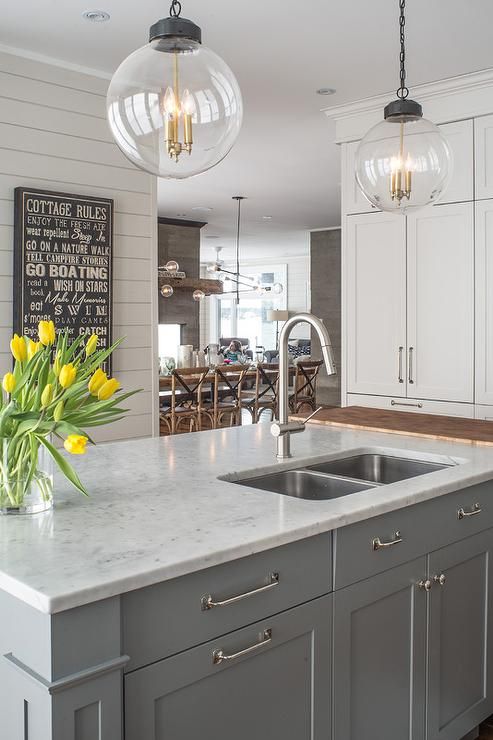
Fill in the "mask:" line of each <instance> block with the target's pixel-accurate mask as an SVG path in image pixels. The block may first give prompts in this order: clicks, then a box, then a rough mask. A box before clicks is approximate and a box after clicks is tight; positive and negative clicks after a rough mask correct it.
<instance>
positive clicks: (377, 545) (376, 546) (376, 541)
mask: <svg viewBox="0 0 493 740" xmlns="http://www.w3.org/2000/svg"><path fill="white" fill-rule="evenodd" d="M400 542H402V537H401V533H400V532H399V531H398V530H397V531H396V532H394V539H393V540H389V541H388V542H382V540H381V539H380V537H374V538H373V539H372V541H371V546H372V549H373V550H384V549H385V548H386V547H393V546H394V545H398V544H399V543H400Z"/></svg>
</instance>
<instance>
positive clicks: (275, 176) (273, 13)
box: [0, 0, 493, 259]
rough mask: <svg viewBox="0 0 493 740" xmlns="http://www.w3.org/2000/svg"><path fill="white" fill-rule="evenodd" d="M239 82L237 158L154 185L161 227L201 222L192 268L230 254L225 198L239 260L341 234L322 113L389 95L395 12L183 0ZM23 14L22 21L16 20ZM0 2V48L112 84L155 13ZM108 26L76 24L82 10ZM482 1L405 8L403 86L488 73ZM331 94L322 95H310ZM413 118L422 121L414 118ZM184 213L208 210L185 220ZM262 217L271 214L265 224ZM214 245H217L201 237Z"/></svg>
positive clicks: (318, 1) (381, 2)
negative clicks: (82, 69)
mask: <svg viewBox="0 0 493 740" xmlns="http://www.w3.org/2000/svg"><path fill="white" fill-rule="evenodd" d="M182 4H183V13H182V14H183V15H184V16H185V17H189V18H192V19H193V20H194V21H195V22H197V23H198V24H199V25H200V26H202V29H203V41H204V44H205V45H207V46H209V47H211V48H212V49H214V50H215V51H216V52H217V53H218V54H220V55H221V56H222V57H223V58H224V59H225V60H226V61H227V63H228V64H229V65H230V67H231V68H232V69H233V71H234V72H235V74H236V76H237V78H238V81H239V83H240V86H241V89H242V92H243V97H244V107H245V116H244V122H243V128H242V131H241V133H240V137H239V139H238V142H237V143H236V146H235V147H234V149H233V150H232V152H231V153H230V154H229V155H228V157H227V158H226V159H225V160H224V161H223V162H221V163H220V164H219V165H218V166H217V167H215V168H213V169H212V170H210V171H209V172H206V173H204V174H202V175H199V176H197V177H195V178H191V179H189V180H183V181H160V183H159V213H160V215H162V216H169V217H173V218H176V217H177V215H178V214H180V215H181V217H183V218H188V219H192V220H199V221H208V225H207V226H206V227H205V228H204V229H203V231H202V235H203V256H204V258H205V259H211V258H212V256H213V254H214V252H213V247H216V246H224V247H225V249H224V252H223V256H224V257H226V258H228V257H230V256H231V255H232V248H233V242H234V234H235V207H236V204H235V203H234V202H233V201H232V200H231V196H233V195H245V196H247V198H248V200H247V201H245V202H244V205H243V214H244V219H243V224H244V227H243V239H242V244H243V256H244V257H245V258H251V259H258V258H260V257H263V256H264V255H265V256H267V255H268V257H269V258H272V257H273V256H284V255H288V254H292V255H295V254H302V253H304V252H306V249H307V244H308V235H307V232H308V231H309V230H311V229H317V228H323V227H329V226H337V225H338V224H339V222H340V218H339V209H340V167H339V158H338V151H337V147H336V146H335V145H334V144H333V143H332V141H333V133H332V130H331V124H330V122H329V121H328V119H327V118H326V117H325V116H324V115H323V114H322V113H321V112H320V109H321V108H322V107H327V106H328V105H330V104H334V105H338V104H340V103H344V102H349V101H352V100H357V99H359V98H363V97H368V96H371V95H376V94H379V93H383V92H385V91H389V90H394V89H395V88H396V87H397V82H398V73H397V55H398V28H397V21H398V2H397V0H372V1H371V2H368V0H356V2H354V1H353V2H344V0H334V2H328V0H311V1H310V2H308V1H307V0H305V2H302V1H301V0H264V2H260V0H234V1H232V0H207V2H206V1H205V0H182ZM21 5H22V9H21ZM21 5H17V4H16V3H13V2H11V3H4V6H3V7H2V23H1V27H0V43H3V44H5V45H8V46H11V47H18V48H22V49H27V50H29V51H32V52H36V53H40V54H45V55H47V56H51V57H56V58H58V59H62V60H64V61H68V62H70V63H73V64H78V65H82V66H87V67H91V68H94V69H98V70H102V71H104V72H109V73H111V72H113V71H114V70H115V69H116V67H117V66H118V64H119V63H120V62H121V61H122V60H123V59H124V58H125V56H127V55H128V54H129V53H130V52H131V51H132V50H134V49H135V48H137V47H139V46H141V45H143V44H144V43H145V42H146V40H147V32H148V27H149V26H150V25H151V24H152V23H153V22H154V21H156V20H157V19H158V18H161V17H163V16H165V15H167V11H168V3H167V2H164V3H163V2H158V1H157V0H140V2H139V3H135V2H133V1H132V2H131V1H130V0H94V5H92V0H70V1H67V0H23V2H22V4H21ZM93 8H98V9H101V10H105V11H107V12H108V13H110V15H111V20H110V21H109V22H107V23H102V24H94V23H89V22H88V21H85V20H83V19H82V17H81V14H82V12H83V11H85V10H88V9H93ZM492 26H493V3H492V2H491V0H410V1H409V3H408V9H407V24H406V28H407V34H408V44H407V46H408V64H407V67H408V82H409V85H410V86H411V87H412V85H414V84H420V83H425V82H430V81H433V80H437V79H441V78H444V77H451V76H455V75H459V74H464V73H466V72H472V71H475V70H479V69H484V68H487V67H492V66H493V46H492V45H491V28H492ZM320 87H333V88H336V90H337V92H336V94H335V95H333V96H331V97H321V96H319V95H317V94H316V92H315V91H316V89H317V88H320ZM411 92H412V90H411ZM425 113H426V111H425ZM197 206H199V207H200V206H205V207H208V208H212V209H213V210H212V211H210V212H200V211H194V210H192V209H193V208H194V207H197ZM263 216H272V219H271V220H269V221H266V220H264V219H263V218H262V217H263ZM209 237H218V238H209Z"/></svg>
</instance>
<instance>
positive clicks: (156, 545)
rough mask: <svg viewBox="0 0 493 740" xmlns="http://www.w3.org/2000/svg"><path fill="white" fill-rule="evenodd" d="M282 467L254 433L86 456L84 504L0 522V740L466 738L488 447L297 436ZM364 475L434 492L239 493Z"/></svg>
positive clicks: (492, 546) (481, 683)
mask: <svg viewBox="0 0 493 740" xmlns="http://www.w3.org/2000/svg"><path fill="white" fill-rule="evenodd" d="M294 447H295V451H294V457H293V458H292V459H290V460H287V461H283V462H282V463H281V462H276V460H275V457H274V450H273V441H272V438H271V436H270V433H269V426H268V425H263V424H258V425H255V426H250V427H244V428H233V429H228V430H219V431H215V432H204V433H201V434H191V435H182V436H178V437H173V438H172V437H167V438H161V439H146V440H139V441H133V442H132V441H130V442H121V443H112V444H105V445H100V446H98V447H97V448H94V449H91V450H90V452H89V454H88V455H87V456H86V458H84V459H81V460H80V461H77V462H78V469H79V472H80V475H81V476H82V477H83V479H84V481H85V483H86V484H87V486H88V489H89V490H90V492H91V498H90V499H89V500H86V499H84V498H83V497H81V496H79V495H78V494H77V493H74V492H72V491H71V490H69V489H68V487H67V485H66V484H65V483H64V482H62V481H61V480H58V481H57V489H56V490H57V497H56V508H55V509H54V510H53V511H52V512H48V513H46V514H42V515H37V516H33V517H25V518H13V517H4V518H2V519H0V543H1V544H0V547H1V556H0V624H1V629H0V686H1V691H0V722H1V725H0V737H1V738H2V740H123V738H124V739H125V740H195V738H197V740H199V738H200V739H201V740H247V739H248V740H251V738H256V740H330V739H333V740H362V739H363V738H365V740H404V738H406V740H407V739H409V740H425V739H426V740H460V739H461V738H463V737H466V736H468V737H471V738H472V737H474V736H475V729H476V728H477V726H478V724H479V723H480V722H481V721H482V720H483V719H485V718H486V717H487V716H488V715H489V714H491V713H492V712H493V661H492V657H493V656H492V650H493V648H492V645H493V631H492V630H493V608H492V607H493V605H492V603H491V600H492V596H491V593H492V589H491V575H490V567H491V557H492V553H493V448H490V447H486V446H485V447H482V446H474V445H463V444H456V443H448V442H443V441H431V440H428V439H426V440H421V439H418V438H416V437H413V438H409V437H405V436H396V435H391V434H384V433H370V432H362V431H351V430H345V429H342V428H337V429H327V428H316V427H310V428H308V429H307V430H306V432H305V433H304V434H303V435H299V438H298V437H297V438H296V440H295V444H294ZM378 455H380V456H385V457H386V458H397V459H404V460H407V461H414V462H416V461H422V462H424V463H428V464H429V465H430V468H429V469H430V470H432V471H433V472H426V473H425V474H421V475H415V476H414V477H408V478H406V479H403V480H396V481H395V482H393V481H391V482H387V481H385V480H384V481H378V483H379V484H378V485H371V486H370V485H367V486H365V487H362V486H359V487H358V486H357V485H356V486H355V488H356V492H354V493H348V494H347V495H338V496H336V497H331V498H328V499H326V500H323V499H318V500H309V499H306V498H299V497H297V496H296V495H290V496H287V495H282V494H281V493H277V492H274V491H273V488H272V486H271V490H263V489H262V488H261V487H258V486H257V487H254V486H255V485H256V481H257V482H258V480H257V479H259V477H261V476H262V479H264V478H265V480H266V481H267V483H266V484H265V485H267V486H270V485H271V483H269V480H271V479H270V477H269V474H271V473H277V474H279V473H281V474H282V475H284V471H286V470H294V469H297V470H299V469H303V468H306V467H307V466H308V467H312V466H315V467H317V466H320V464H322V463H326V462H329V463H330V461H331V460H339V461H341V460H342V459H346V458H351V459H353V458H356V457H357V456H362V457H363V458H364V457H365V456H367V457H368V456H378ZM342 477H344V476H342ZM346 478H347V479H349V478H348V477H347V476H346ZM243 480H246V481H251V482H252V484H253V485H252V484H250V483H246V484H240V485H238V483H239V482H240V483H241V481H243ZM277 480H279V476H278V477H277V478H276V481H277ZM353 483H354V480H353ZM262 485H264V484H263V483H262ZM276 485H278V484H277V483H276ZM321 485H322V484H321ZM264 488H265V486H264ZM315 498H316V497H315Z"/></svg>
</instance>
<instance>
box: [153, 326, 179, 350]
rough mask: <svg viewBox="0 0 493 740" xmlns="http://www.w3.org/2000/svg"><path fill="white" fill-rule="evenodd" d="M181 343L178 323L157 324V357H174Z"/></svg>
mask: <svg viewBox="0 0 493 740" xmlns="http://www.w3.org/2000/svg"><path fill="white" fill-rule="evenodd" d="M180 344H181V325H180V324H159V330H158V345H159V357H176V355H177V348H178V346H179V345H180Z"/></svg>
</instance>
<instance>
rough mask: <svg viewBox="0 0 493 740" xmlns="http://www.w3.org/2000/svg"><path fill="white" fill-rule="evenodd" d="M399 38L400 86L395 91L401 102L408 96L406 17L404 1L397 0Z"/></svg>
mask: <svg viewBox="0 0 493 740" xmlns="http://www.w3.org/2000/svg"><path fill="white" fill-rule="evenodd" d="M399 9H400V14H399V37H400V43H401V51H400V54H399V62H400V79H401V86H400V87H399V89H398V90H397V97H398V98H400V99H401V100H405V99H406V98H407V96H408V95H409V90H408V88H407V87H406V34H405V27H406V16H405V9H406V0H399Z"/></svg>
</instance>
